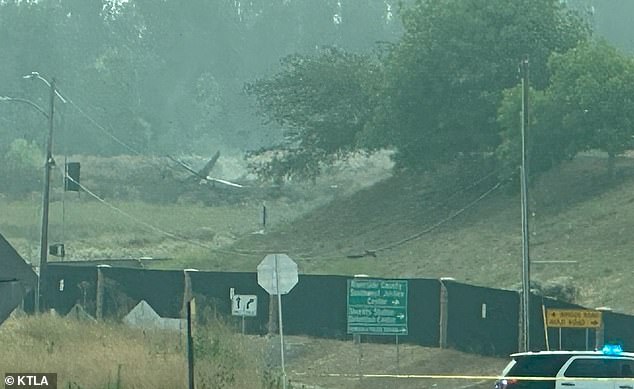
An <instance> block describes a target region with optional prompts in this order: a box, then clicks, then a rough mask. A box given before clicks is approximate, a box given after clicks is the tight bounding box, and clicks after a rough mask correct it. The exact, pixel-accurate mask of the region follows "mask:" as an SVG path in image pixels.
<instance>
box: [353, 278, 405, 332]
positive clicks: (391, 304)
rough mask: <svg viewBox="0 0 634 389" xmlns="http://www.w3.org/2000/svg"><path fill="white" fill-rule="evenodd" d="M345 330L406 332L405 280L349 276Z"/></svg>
mask: <svg viewBox="0 0 634 389" xmlns="http://www.w3.org/2000/svg"><path fill="white" fill-rule="evenodd" d="M347 316H348V333H349V334H363V335H407V331H408V329H407V280H381V279H357V278H355V279H352V280H348V315H347Z"/></svg>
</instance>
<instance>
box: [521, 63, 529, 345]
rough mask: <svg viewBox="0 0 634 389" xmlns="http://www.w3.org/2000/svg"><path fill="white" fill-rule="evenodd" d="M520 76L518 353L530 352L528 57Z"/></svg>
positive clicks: (522, 65) (522, 64)
mask: <svg viewBox="0 0 634 389" xmlns="http://www.w3.org/2000/svg"><path fill="white" fill-rule="evenodd" d="M520 71H521V75H522V167H521V190H522V196H521V197H522V299H521V300H522V304H521V312H522V315H521V317H522V318H521V320H522V324H521V334H520V336H521V342H520V343H521V344H520V351H529V350H530V313H531V311H530V295H531V285H530V284H531V282H530V280H531V278H530V252H529V233H528V174H529V169H528V157H527V151H528V150H527V148H528V147H527V146H528V127H529V116H528V97H529V94H528V92H529V84H528V57H526V58H525V59H524V60H523V61H522V63H521V69H520Z"/></svg>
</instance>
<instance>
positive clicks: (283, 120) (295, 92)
mask: <svg viewBox="0 0 634 389" xmlns="http://www.w3.org/2000/svg"><path fill="white" fill-rule="evenodd" d="M379 69H380V68H379V66H378V64H377V63H376V62H375V61H372V59H371V58H370V57H368V56H362V55H357V54H352V53H349V52H346V51H343V50H340V49H336V48H326V49H323V51H322V52H321V54H319V55H313V56H304V55H291V56H288V57H286V58H284V59H283V60H282V70H281V71H280V72H279V73H277V74H276V75H275V76H273V77H272V78H266V79H260V80H258V81H256V82H254V83H251V84H247V86H246V90H247V92H248V93H249V94H251V95H252V96H254V97H255V99H256V102H257V105H258V108H259V112H260V113H261V115H263V116H264V117H265V119H266V121H267V122H268V123H275V124H277V125H278V126H280V127H281V128H283V129H284V130H285V142H284V144H283V145H279V146H276V147H275V148H276V149H277V150H278V151H279V153H278V154H277V157H276V158H275V159H274V160H273V161H272V162H271V163H269V164H266V165H265V166H263V167H262V169H261V170H260V171H259V173H260V174H261V175H264V176H269V177H277V178H279V177H284V176H285V177H292V176H299V177H304V178H306V177H314V176H315V175H316V174H318V173H319V169H320V163H321V162H324V161H327V160H328V158H330V157H333V156H335V155H337V154H339V153H343V152H346V151H349V150H351V149H353V148H355V147H356V146H357V140H358V138H357V137H358V134H359V133H360V132H361V130H362V129H363V127H364V125H365V123H366V122H367V120H368V119H369V118H370V114H371V106H370V94H371V90H372V86H373V85H374V80H375V79H376V78H377V77H378V73H379ZM262 151H265V150H262Z"/></svg>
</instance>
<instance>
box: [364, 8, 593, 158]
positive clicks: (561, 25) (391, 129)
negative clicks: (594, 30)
mask: <svg viewBox="0 0 634 389" xmlns="http://www.w3.org/2000/svg"><path fill="white" fill-rule="evenodd" d="M403 24H404V27H405V34H404V36H403V39H402V40H401V41H400V42H399V43H398V45H396V46H395V47H394V49H393V50H392V51H391V53H390V55H389V56H388V59H387V63H386V66H385V72H384V73H385V75H386V79H385V88H384V90H383V94H382V96H381V97H380V99H381V103H380V104H377V106H376V107H377V110H376V113H375V116H374V120H373V122H372V124H371V125H369V126H368V128H367V129H366V132H365V134H366V136H367V139H369V140H370V141H371V145H374V146H380V145H385V144H392V145H394V146H396V148H397V149H398V154H397V162H399V164H400V165H401V166H406V167H417V168H423V169H427V168H433V166H434V165H435V164H437V163H442V162H445V161H449V160H452V159H454V158H456V157H457V156H459V155H462V154H465V153H473V152H482V151H492V150H494V149H495V148H496V147H497V145H498V144H499V142H500V138H499V136H498V132H499V130H498V125H497V121H496V117H497V108H498V105H499V102H500V100H501V99H502V93H503V92H502V91H503V90H505V89H507V88H510V87H513V86H514V85H516V84H517V81H518V78H517V69H518V64H519V61H520V60H521V59H522V58H523V57H524V56H526V55H528V56H529V58H530V60H531V69H532V80H533V83H534V85H535V86H536V88H537V89H543V88H544V87H546V85H548V80H549V77H550V74H549V72H548V68H547V60H548V57H549V56H550V54H551V53H552V52H565V51H566V50H568V49H570V48H572V47H574V46H576V45H577V44H578V43H579V42H580V41H583V40H585V39H586V38H587V37H588V34H589V31H588V27H587V25H586V24H584V22H583V21H582V20H581V19H580V18H578V17H577V16H576V15H575V14H573V13H571V12H569V11H568V10H567V9H566V8H565V6H564V5H562V4H561V2H560V1H558V0H517V1H511V2H509V1H506V0H418V1H416V3H415V4H414V5H413V6H412V7H409V8H407V9H406V10H405V11H404V12H403Z"/></svg>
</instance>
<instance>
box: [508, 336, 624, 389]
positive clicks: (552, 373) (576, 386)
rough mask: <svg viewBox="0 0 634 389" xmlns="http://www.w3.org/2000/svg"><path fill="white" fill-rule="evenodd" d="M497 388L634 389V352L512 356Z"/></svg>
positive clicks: (607, 350) (614, 348)
mask: <svg viewBox="0 0 634 389" xmlns="http://www.w3.org/2000/svg"><path fill="white" fill-rule="evenodd" d="M511 357H512V358H513V360H512V361H511V362H509V364H508V365H507V366H506V368H504V371H503V372H502V376H501V378H500V379H499V380H498V381H497V382H496V383H495V389H634V353H629V352H623V351H622V349H621V347H620V346H613V345H607V346H605V347H604V348H603V349H602V350H601V351H539V352H524V353H517V354H511Z"/></svg>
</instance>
